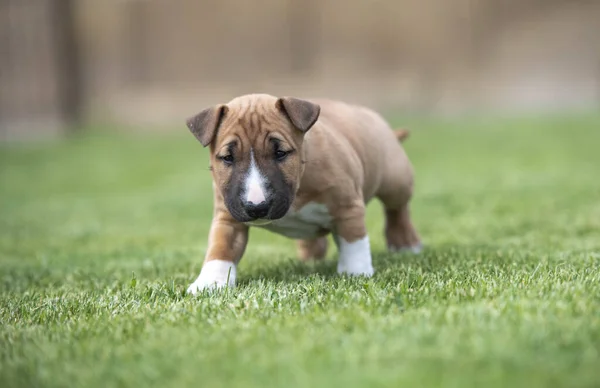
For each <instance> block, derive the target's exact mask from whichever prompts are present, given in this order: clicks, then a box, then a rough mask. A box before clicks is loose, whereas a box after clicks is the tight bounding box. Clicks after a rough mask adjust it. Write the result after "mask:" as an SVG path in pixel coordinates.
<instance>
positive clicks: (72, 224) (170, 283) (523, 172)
mask: <svg viewBox="0 0 600 388" xmlns="http://www.w3.org/2000/svg"><path fill="white" fill-rule="evenodd" d="M396 123H398V124H409V126H410V127H411V128H413V134H412V136H411V137H410V138H409V140H408V141H407V142H406V143H405V146H406V149H407V151H408V153H409V155H410V157H411V158H412V161H413V163H414V165H415V169H416V172H417V190H416V196H415V198H414V201H413V217H414V222H415V224H416V226H417V228H418V230H419V232H420V234H421V236H422V237H423V240H424V242H425V244H426V246H427V249H426V251H425V252H424V253H423V254H421V255H418V256H411V255H407V254H405V255H390V254H387V253H385V251H384V244H383V238H382V234H381V231H382V227H383V225H382V216H381V208H380V206H379V204H378V203H376V202H374V203H372V204H371V205H370V207H369V212H368V223H369V229H370V233H371V239H372V244H373V251H374V265H375V268H376V275H375V276H374V277H373V278H371V279H368V280H364V279H362V280H361V279H346V278H340V277H338V276H336V275H335V251H334V250H331V251H330V255H329V257H328V259H327V260H326V261H325V262H324V263H323V264H320V265H303V264H301V263H298V262H297V261H296V259H295V257H294V254H295V250H294V244H293V242H292V241H289V240H286V239H285V238H283V237H279V236H275V235H271V234H268V232H265V231H254V230H253V231H252V233H251V237H250V239H251V242H250V245H249V248H248V251H247V254H246V256H245V257H244V259H243V260H242V263H241V264H240V268H239V271H238V275H239V277H238V279H239V287H237V288H235V289H232V290H228V291H227V292H226V293H222V294H218V295H203V296H201V297H199V298H197V299H194V298H191V297H187V296H185V295H184V290H185V288H186V287H187V285H188V284H189V283H190V282H191V281H193V280H194V278H195V277H196V276H197V274H198V271H199V270H200V266H201V262H202V258H203V253H204V250H205V249H206V240H207V233H208V228H209V223H210V216H211V212H212V209H211V202H212V196H211V194H210V176H209V172H208V171H207V158H206V156H207V154H206V151H205V150H204V149H202V148H201V146H200V145H199V144H198V143H197V142H195V141H194V140H193V137H192V136H191V135H189V134H188V133H186V129H185V127H184V126H181V127H180V128H179V131H178V132H177V133H175V134H174V133H168V134H167V133H162V134H161V133H149V134H142V133H126V134H123V133H116V132H112V131H107V130H101V129H96V130H94V131H91V132H88V133H86V134H83V135H79V136H75V137H73V138H70V139H68V140H67V141H64V142H59V143H54V144H38V145H19V146H11V147H9V146H6V145H5V146H2V148H1V149H0V324H1V327H0V386H2V387H28V386H44V387H59V386H61V387H64V386H77V387H123V386H132V387H133V386H135V387H138V386H156V387H187V386H196V387H226V386H227V387H230V386H240V387H241V386H243V387H284V386H285V387H287V386H290V387H296V386H297V387H300V386H302V387H315V386H327V387H331V386H336V387H337V386H340V387H359V386H360V387H379V386H387V387H400V386H406V387H429V386H443V387H461V388H462V387H483V386H486V387H508V386H509V385H515V386H519V387H525V386H527V385H529V386H532V387H550V386H552V387H585V386H588V387H591V386H598V385H599V384H600V269H599V268H600V152H599V151H598V147H599V146H600V116H597V115H587V116H580V117H574V116H571V117H566V116H565V117H546V118H541V117H531V118H521V119H498V120H480V119H470V120H465V119H463V120H447V121H446V122H442V121H434V120H416V119H413V120H407V121H404V122H402V121H400V120H396Z"/></svg>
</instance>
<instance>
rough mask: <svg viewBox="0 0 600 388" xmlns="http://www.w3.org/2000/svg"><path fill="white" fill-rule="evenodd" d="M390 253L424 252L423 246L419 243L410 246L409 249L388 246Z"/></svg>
mask: <svg viewBox="0 0 600 388" xmlns="http://www.w3.org/2000/svg"><path fill="white" fill-rule="evenodd" d="M388 251H390V252H392V253H405V252H408V253H413V254H415V255H416V254H419V253H421V252H422V251H423V244H421V243H418V244H416V245H412V246H408V247H397V246H395V245H388Z"/></svg>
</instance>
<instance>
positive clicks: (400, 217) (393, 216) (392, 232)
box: [385, 203, 422, 253]
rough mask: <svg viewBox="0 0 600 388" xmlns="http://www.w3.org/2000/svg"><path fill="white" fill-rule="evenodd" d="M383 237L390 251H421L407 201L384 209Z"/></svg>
mask: <svg viewBox="0 0 600 388" xmlns="http://www.w3.org/2000/svg"><path fill="white" fill-rule="evenodd" d="M385 239H386V242H387V247H388V250H389V251H391V252H398V251H410V252H413V253H419V252H420V251H421V249H422V246H421V241H420V238H419V235H418V233H417V231H416V230H415V227H414V226H413V224H412V221H411V219H410V210H409V208H408V203H406V204H405V205H404V206H402V207H400V208H398V209H388V208H386V209H385Z"/></svg>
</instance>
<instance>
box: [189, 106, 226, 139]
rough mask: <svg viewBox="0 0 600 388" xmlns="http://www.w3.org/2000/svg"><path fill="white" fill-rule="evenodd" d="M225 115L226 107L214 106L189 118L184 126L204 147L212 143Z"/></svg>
mask: <svg viewBox="0 0 600 388" xmlns="http://www.w3.org/2000/svg"><path fill="white" fill-rule="evenodd" d="M226 113H227V106H225V105H218V106H214V107H212V108H207V109H204V110H203V111H202V112H200V113H198V114H197V115H195V116H193V117H190V118H189V119H187V121H186V124H187V127H188V128H189V129H190V131H191V132H192V133H193V134H194V136H196V139H198V140H199V141H200V143H201V144H202V146H204V147H206V146H207V145H209V144H210V143H211V142H212V141H213V139H214V137H215V135H216V133H217V130H218V129H219V125H221V121H222V120H223V117H224V116H225V114H226Z"/></svg>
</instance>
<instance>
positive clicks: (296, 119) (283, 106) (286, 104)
mask: <svg viewBox="0 0 600 388" xmlns="http://www.w3.org/2000/svg"><path fill="white" fill-rule="evenodd" d="M276 106H277V109H279V110H280V111H281V112H282V113H283V114H284V115H285V116H286V117H287V118H288V119H289V120H290V121H291V122H292V124H293V125H294V127H296V128H298V129H299V130H300V131H302V132H306V131H308V130H309V129H310V128H311V127H312V126H313V125H314V124H315V122H317V119H318V118H319V114H320V113H321V107H320V106H319V105H317V104H314V103H312V102H309V101H305V100H300V99H298V98H293V97H282V98H280V99H278V100H277V102H276Z"/></svg>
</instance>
